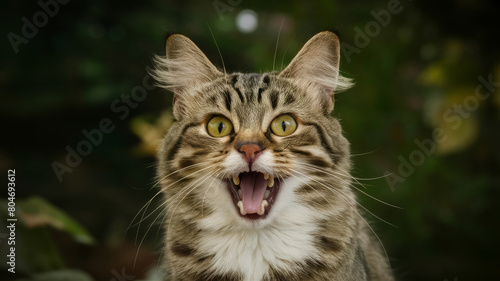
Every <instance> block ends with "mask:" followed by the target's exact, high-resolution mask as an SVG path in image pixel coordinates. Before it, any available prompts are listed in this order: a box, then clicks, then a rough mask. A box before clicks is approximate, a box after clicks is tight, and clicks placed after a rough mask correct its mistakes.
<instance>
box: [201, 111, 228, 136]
mask: <svg viewBox="0 0 500 281" xmlns="http://www.w3.org/2000/svg"><path fill="white" fill-rule="evenodd" d="M207 131H208V133H209V134H210V135H211V136H212V137H216V138H221V137H225V136H227V135H229V134H230V133H231V132H232V131H233V124H232V123H231V121H229V119H227V118H226V117H222V116H214V117H212V118H211V119H210V120H209V121H208V123H207Z"/></svg>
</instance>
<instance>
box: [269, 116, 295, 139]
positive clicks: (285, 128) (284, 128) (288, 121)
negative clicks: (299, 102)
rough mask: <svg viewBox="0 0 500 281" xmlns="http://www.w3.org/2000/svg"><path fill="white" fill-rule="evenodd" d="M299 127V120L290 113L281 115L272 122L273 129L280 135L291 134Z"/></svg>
mask: <svg viewBox="0 0 500 281" xmlns="http://www.w3.org/2000/svg"><path fill="white" fill-rule="evenodd" d="M296 129H297V122H295V119H294V118H293V117H292V116H291V115H288V114H284V115H280V116H278V117H276V118H274V120H273V121H272V122H271V131H272V132H273V133H274V134H275V135H277V136H280V137H284V136H288V135H291V134H292V133H293V132H295V130H296Z"/></svg>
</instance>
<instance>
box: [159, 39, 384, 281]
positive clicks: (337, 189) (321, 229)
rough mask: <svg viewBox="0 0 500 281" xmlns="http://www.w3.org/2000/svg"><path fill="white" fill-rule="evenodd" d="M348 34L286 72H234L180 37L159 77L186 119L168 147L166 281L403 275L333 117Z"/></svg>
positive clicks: (316, 45)
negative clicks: (394, 268) (359, 198)
mask: <svg viewBox="0 0 500 281" xmlns="http://www.w3.org/2000/svg"><path fill="white" fill-rule="evenodd" d="M339 58H340V43H339V39H338V37H337V35H336V34H335V33H333V32H330V31H325V32H321V33H319V34H317V35H315V36H314V37H313V38H312V39H310V40H309V41H308V42H307V43H306V44H305V45H304V47H303V48H302V49H301V50H300V52H299V53H298V54H297V55H296V57H295V58H294V59H293V60H292V62H291V63H290V64H289V65H288V67H286V68H285V69H284V70H283V71H281V72H279V73H278V72H270V73H264V74H255V73H248V74H247V73H232V74H229V73H226V72H225V70H224V71H221V70H219V69H217V68H216V67H215V66H214V65H213V64H212V63H211V62H210V61H209V60H208V59H207V57H206V56H205V55H204V54H203V53H202V51H201V50H200V49H199V48H198V47H197V46H196V45H195V44H194V43H193V42H192V41H191V40H190V39H188V38H187V37H185V36H183V35H180V34H174V35H170V36H169V37H168V39H167V42H166V56H165V57H158V58H157V68H156V70H155V73H154V76H155V78H156V79H157V80H158V81H159V82H160V84H161V85H162V86H163V87H164V88H166V89H167V90H169V91H171V92H173V94H174V101H173V114H174V117H175V119H176V122H175V123H174V124H173V125H172V127H171V128H170V129H169V131H168V133H167V134H166V136H165V138H164V140H163V143H162V146H161V150H160V151H159V155H158V157H159V163H158V177H159V182H160V183H161V186H162V192H163V194H164V195H165V203H164V205H163V206H164V207H165V208H166V210H167V213H166V214H167V215H166V216H165V227H166V238H165V239H166V242H165V249H164V251H165V253H166V261H165V263H166V265H167V268H168V269H167V271H168V272H169V273H168V274H167V275H168V276H166V277H165V278H166V279H165V280H175V281H180V280H200V281H207V280H214V281H215V280H217V281H218V280H226V281H232V280H234V281H237V280H238V281H240V280H241V281H260V280H269V281H270V280H287V281H295V280H296V281H299V280H301V281H302V280H314V281H320V280H324V281H332V280H355V281H361V280H383V281H390V280H393V277H392V273H391V269H390V266H389V263H388V261H387V259H386V255H385V254H384V251H382V248H381V246H380V243H379V242H378V241H377V239H374V238H373V237H372V236H371V235H370V234H371V231H370V230H369V227H368V225H367V224H366V222H365V221H364V219H363V218H362V217H361V216H360V211H359V210H358V207H357V202H356V200H355V194H354V193H353V191H352V190H351V187H350V185H351V176H350V174H349V170H350V160H349V158H350V155H349V143H348V142H347V140H346V139H345V138H344V137H343V136H342V129H341V127H340V124H339V122H338V121H337V120H336V119H335V118H334V117H332V116H331V113H332V110H333V108H334V94H335V93H338V92H339V91H341V90H345V89H347V88H349V87H350V86H351V85H352V83H351V82H350V80H349V79H347V78H345V77H342V76H341V75H340V74H339Z"/></svg>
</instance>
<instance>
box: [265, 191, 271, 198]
mask: <svg viewBox="0 0 500 281" xmlns="http://www.w3.org/2000/svg"><path fill="white" fill-rule="evenodd" d="M270 194H271V191H269V190H266V192H265V193H264V199H267V198H269V195H270Z"/></svg>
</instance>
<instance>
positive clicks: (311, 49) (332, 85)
mask: <svg viewBox="0 0 500 281" xmlns="http://www.w3.org/2000/svg"><path fill="white" fill-rule="evenodd" d="M339 63H340V41H339V37H338V36H337V35H336V34H335V33H333V32H331V31H323V32H320V33H318V34H316V35H315V36H314V37H313V38H311V39H309V41H307V43H306V44H305V45H304V47H302V49H301V50H300V51H299V53H298V54H297V55H296V56H295V58H294V59H293V60H292V62H291V63H290V64H289V65H288V66H287V67H286V68H285V69H284V70H283V71H282V72H281V73H280V74H279V75H280V77H285V78H292V79H294V80H295V81H298V82H299V83H301V84H303V85H304V86H305V87H307V88H310V87H312V88H313V91H315V92H317V94H319V95H320V96H319V98H320V101H321V104H322V105H323V107H324V109H325V112H328V113H330V112H331V111H332V110H333V105H334V93H338V92H340V91H342V90H346V89H348V88H350V87H351V86H352V85H353V83H352V82H351V80H350V79H349V78H346V77H343V76H341V75H340V73H339Z"/></svg>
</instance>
